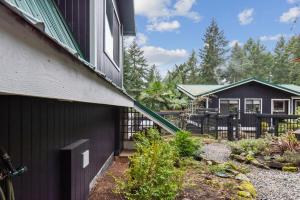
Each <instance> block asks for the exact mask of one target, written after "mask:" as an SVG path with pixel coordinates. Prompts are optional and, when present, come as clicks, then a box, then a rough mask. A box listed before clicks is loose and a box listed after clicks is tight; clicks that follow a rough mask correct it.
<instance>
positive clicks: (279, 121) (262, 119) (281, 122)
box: [256, 114, 300, 138]
mask: <svg viewBox="0 0 300 200" xmlns="http://www.w3.org/2000/svg"><path fill="white" fill-rule="evenodd" d="M297 129H300V116H299V115H271V114H258V115H257V131H256V138H260V137H261V136H264V135H266V134H271V135H275V136H279V135H281V134H283V133H286V132H288V131H295V130H297Z"/></svg>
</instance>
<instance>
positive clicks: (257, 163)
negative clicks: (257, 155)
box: [250, 159, 270, 169]
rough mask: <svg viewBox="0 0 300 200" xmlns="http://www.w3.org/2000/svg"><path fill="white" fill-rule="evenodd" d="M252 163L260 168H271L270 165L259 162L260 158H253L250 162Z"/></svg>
mask: <svg viewBox="0 0 300 200" xmlns="http://www.w3.org/2000/svg"><path fill="white" fill-rule="evenodd" d="M250 163H251V164H252V165H254V166H255V167H258V168H262V169H270V168H269V167H268V166H266V165H264V164H262V163H260V162H258V160H256V159H254V160H251V162H250Z"/></svg>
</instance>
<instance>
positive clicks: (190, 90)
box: [177, 78, 300, 98]
mask: <svg viewBox="0 0 300 200" xmlns="http://www.w3.org/2000/svg"><path fill="white" fill-rule="evenodd" d="M249 82H257V83H260V84H263V85H266V86H269V87H272V88H276V89H279V90H283V91H285V92H289V93H292V94H295V95H300V86H298V85H293V84H272V83H269V82H265V81H261V80H258V79H256V78H249V79H245V80H242V81H239V82H236V83H232V84H228V85H178V86H177V88H178V89H179V90H180V91H182V92H183V93H185V94H187V95H188V96H190V97H191V98H196V97H198V96H207V95H211V94H214V93H217V92H221V91H223V90H227V89H230V88H233V87H237V86H240V85H243V84H246V83H249Z"/></svg>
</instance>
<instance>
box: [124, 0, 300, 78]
mask: <svg viewBox="0 0 300 200" xmlns="http://www.w3.org/2000/svg"><path fill="white" fill-rule="evenodd" d="M135 10H136V25H137V37H136V40H137V41H138V43H139V45H140V46H141V47H142V49H143V50H144V52H145V56H146V58H147V59H148V61H149V64H156V65H157V66H158V68H159V70H160V71H161V73H162V74H163V75H165V74H166V72H167V70H169V69H171V68H172V67H173V66H174V65H175V64H180V63H182V62H184V61H185V60H186V58H187V57H188V55H189V54H190V52H191V51H192V50H193V49H195V50H197V51H198V49H199V48H200V47H202V46H203V45H204V44H203V42H202V40H201V38H202V37H203V34H204V32H205V29H206V27H207V26H208V25H209V23H210V21H211V19H212V18H215V19H216V21H217V23H218V24H219V26H220V28H221V29H223V30H224V33H225V36H226V38H227V40H228V41H229V42H230V44H231V45H232V44H234V43H235V42H239V43H240V44H243V43H245V41H246V40H247V39H248V38H250V37H252V38H254V39H260V40H261V41H262V42H263V43H264V44H265V45H266V46H267V48H268V49H269V50H272V49H273V48H274V45H275V44H276V40H277V39H278V37H279V36H280V35H283V36H285V37H290V36H291V35H295V34H299V33H300V26H299V23H297V24H296V25H293V23H292V22H293V21H294V20H295V19H297V18H298V17H299V16H300V0H135ZM127 40H128V41H129V42H130V41H131V40H132V38H129V39H127ZM228 48H230V45H229V47H228Z"/></svg>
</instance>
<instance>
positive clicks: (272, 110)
mask: <svg viewBox="0 0 300 200" xmlns="http://www.w3.org/2000/svg"><path fill="white" fill-rule="evenodd" d="M274 101H283V102H284V101H288V114H291V100H290V99H271V114H274V111H275V110H274ZM283 108H284V110H283V111H278V110H276V111H275V112H284V111H285V108H286V107H285V104H283Z"/></svg>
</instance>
